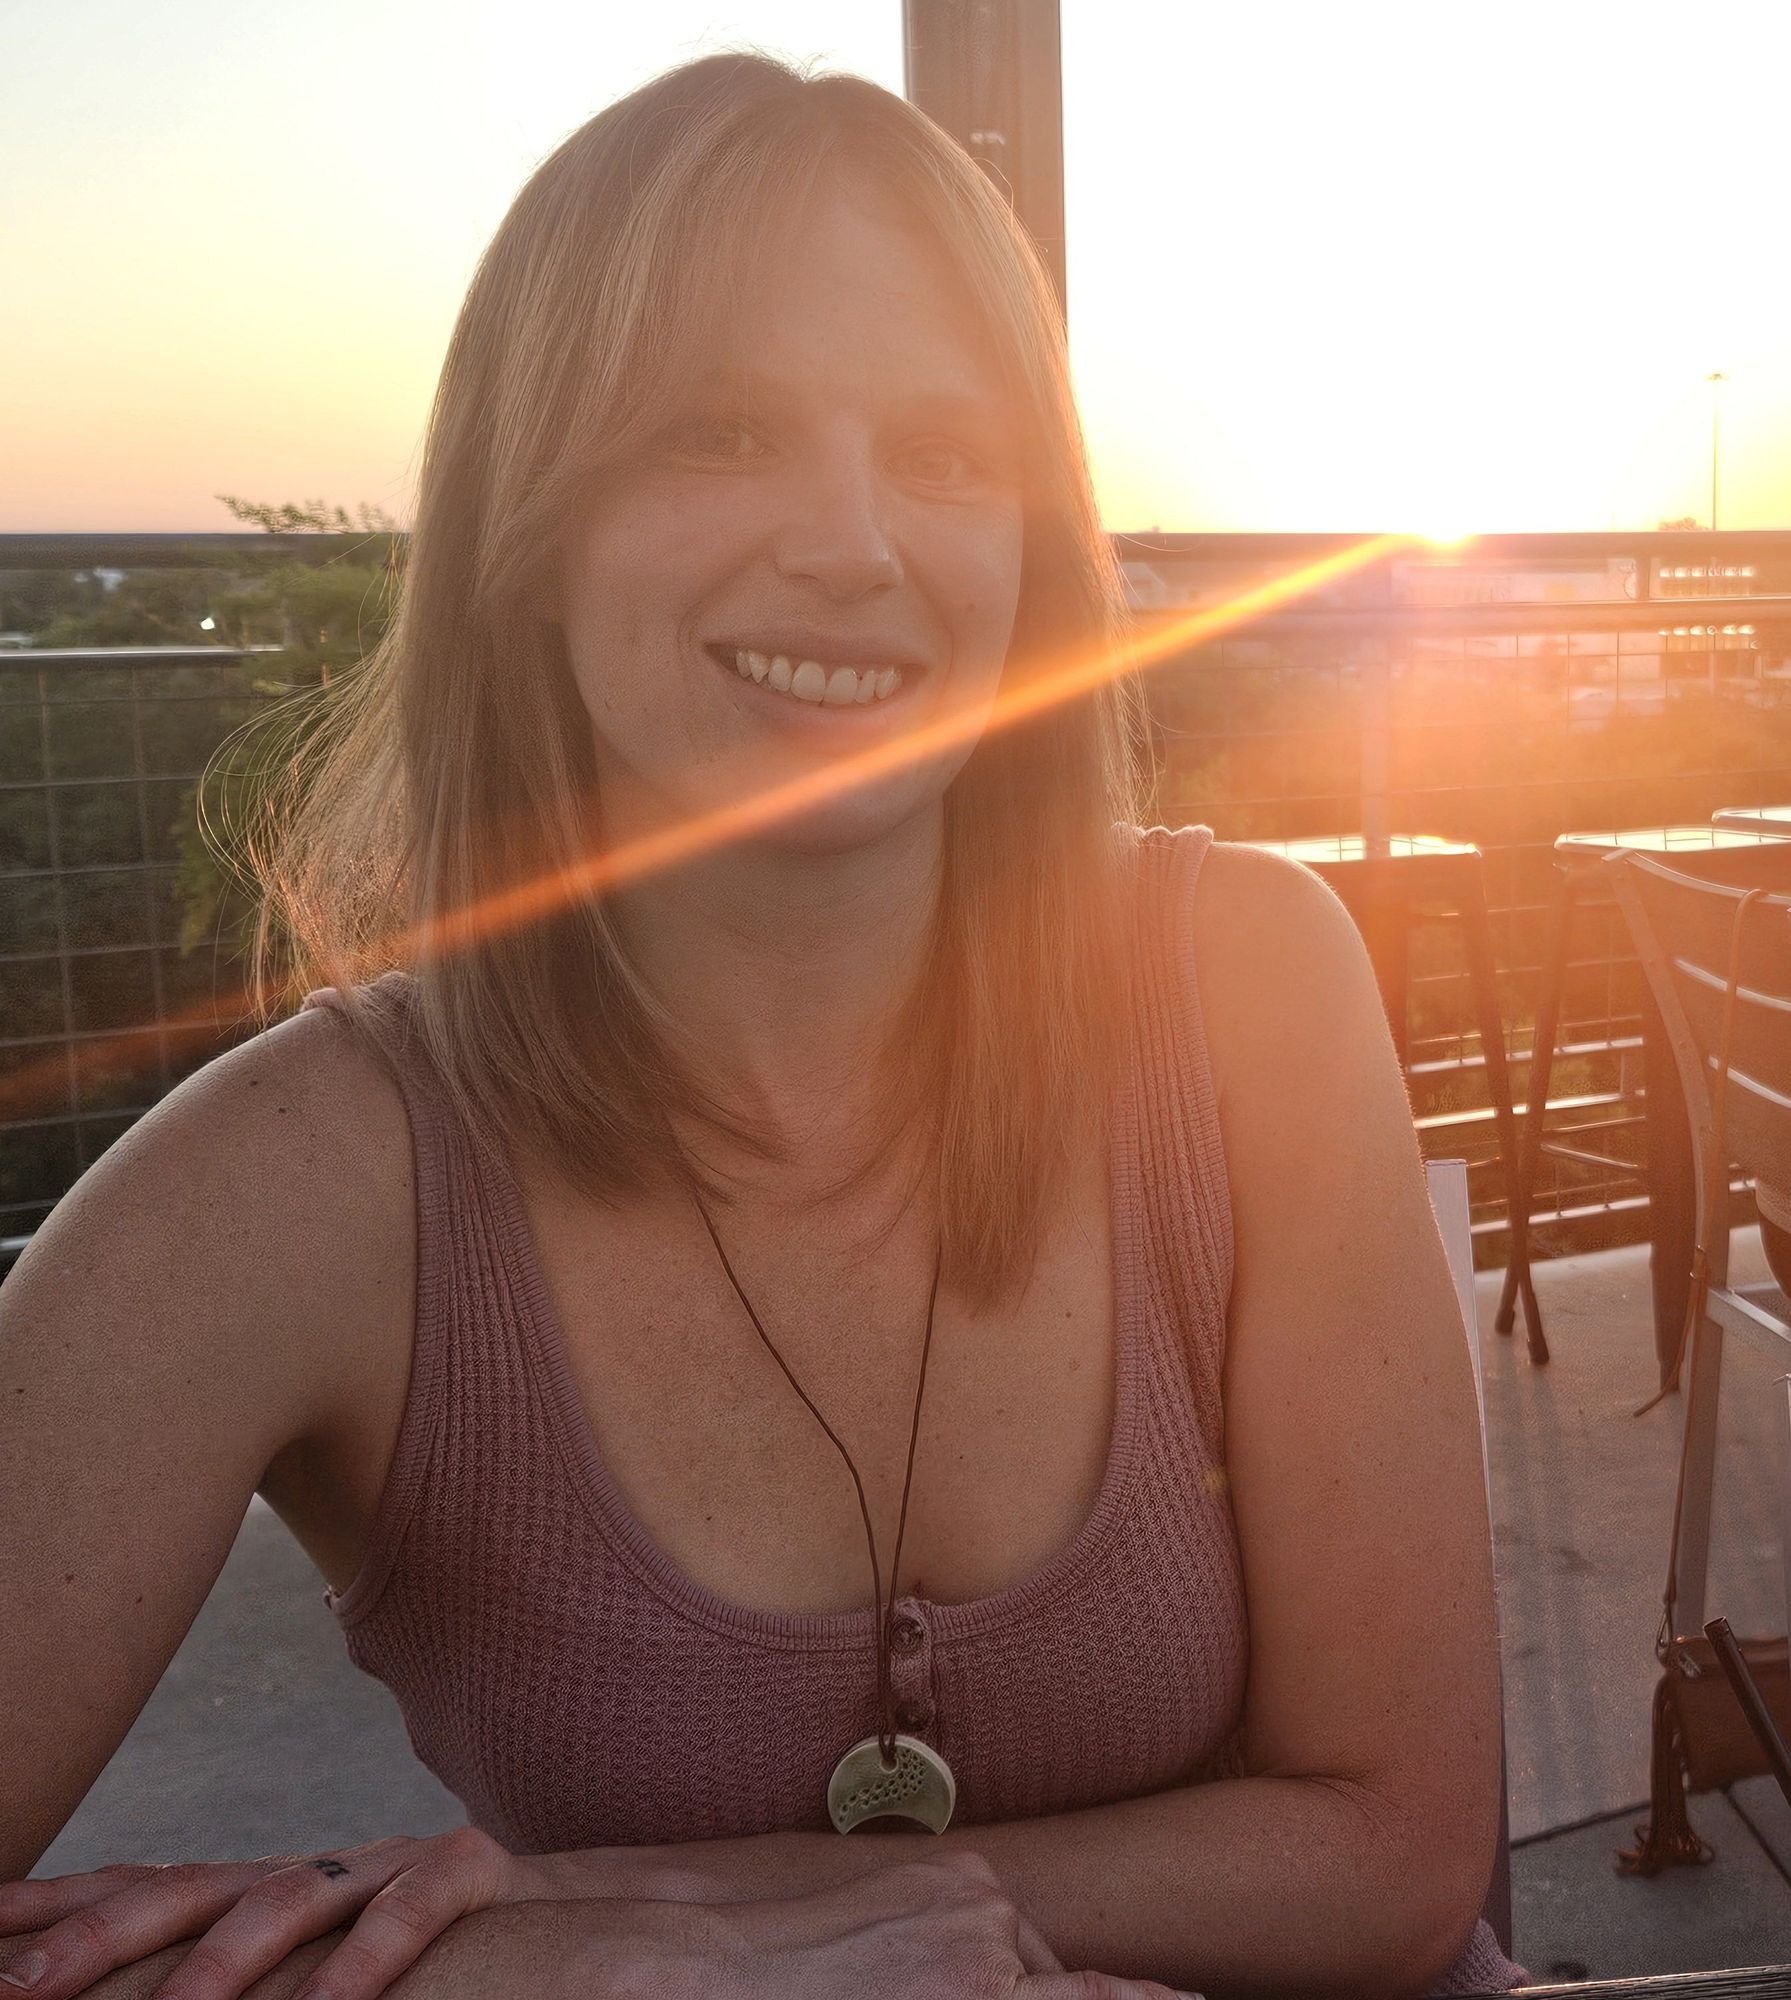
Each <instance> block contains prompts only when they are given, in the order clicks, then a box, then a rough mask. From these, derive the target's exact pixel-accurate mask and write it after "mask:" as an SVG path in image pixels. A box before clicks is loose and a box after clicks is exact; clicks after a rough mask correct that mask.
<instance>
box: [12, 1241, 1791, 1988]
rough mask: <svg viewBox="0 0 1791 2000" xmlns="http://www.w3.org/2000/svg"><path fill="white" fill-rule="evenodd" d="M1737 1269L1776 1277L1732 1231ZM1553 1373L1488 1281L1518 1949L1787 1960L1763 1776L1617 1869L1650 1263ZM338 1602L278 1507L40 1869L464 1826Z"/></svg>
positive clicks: (1660, 1968)
mask: <svg viewBox="0 0 1791 2000" xmlns="http://www.w3.org/2000/svg"><path fill="white" fill-rule="evenodd" d="M1735 1260H1736V1261H1735V1275H1736V1277H1737V1278H1738V1279H1741V1280H1744V1281H1751V1280H1754V1279H1757V1278H1764V1276H1765V1267H1764V1262H1763V1260H1762V1259H1761V1258H1760V1255H1759V1249H1758V1241H1757V1238H1755V1239H1752V1240H1750V1239H1749V1238H1747V1237H1745V1236H1738V1237H1737V1239H1736V1247H1735ZM1536 1282H1537V1290H1538V1293H1539V1294H1540V1297H1541V1301H1542V1305H1543V1311H1544V1315H1545V1323H1546V1326H1547V1332H1548V1338H1549V1344H1550V1347H1551V1349H1552V1350H1553V1360H1552V1362H1551V1363H1550V1365H1549V1366H1548V1367H1547V1368H1544V1369H1535V1368H1532V1367H1531V1365H1530V1363H1529V1361H1528V1359H1527V1358H1526V1354H1525V1350H1524V1346H1523V1342H1522V1339H1521V1337H1520V1338H1519V1339H1517V1340H1505V1339H1500V1338H1499V1337H1498V1336H1496V1335H1495V1334H1493V1333H1492V1332H1491V1331H1490V1326H1491V1315H1492V1307H1493V1303H1494V1300H1495V1299H1496V1296H1497V1289H1498V1279H1497V1275H1496V1274H1489V1275H1487V1276H1483V1277H1482V1278H1481V1279H1480V1280H1479V1285H1478V1290H1479V1301H1480V1312H1481V1323H1482V1336H1481V1350H1482V1355H1483V1360H1484V1366H1485V1387H1486V1414H1487V1431H1488V1437H1489V1442H1490V1448H1491V1458H1492V1471H1493V1484H1494V1498H1493V1513H1494V1532H1495V1538H1496V1555H1497V1571H1498V1587H1499V1606H1500V1629H1501V1646H1502V1651H1503V1658H1504V1674H1505V1710H1506V1753H1507V1763H1508V1771H1509V1783H1510V1808H1511V1833H1512V1891H1513V1898H1512V1899H1513V1929H1514V1933H1515V1935H1514V1951H1515V1955H1516V1957H1517V1958H1518V1959H1519V1960H1520V1962H1521V1963H1523V1964H1524V1965H1526V1966H1527V1967H1528V1968H1529V1970H1530V1972H1531V1974H1532V1976H1533V1977H1534V1978H1535V1979H1537V1980H1539V1981H1543V1980H1551V1979H1555V1980H1560V1979H1574V1978H1582V1977H1586V1976H1592V1977H1605V1978H1610V1977H1619V1976H1624V1975H1631V1974H1639V1973H1650V1972H1668V1971H1692V1970H1702V1969H1705V1968H1710V1967H1717V1966H1737V1965H1759V1964H1762V1963H1770V1962H1777V1961H1782V1960H1784V1959H1787V1958H1791V1806H1787V1805H1786V1803H1785V1801H1784V1800H1783V1798H1782V1797H1781V1796H1780V1795H1779V1793H1778V1790H1777V1788H1776V1787H1775V1786H1774V1784H1773V1783H1772V1781H1771V1780H1770V1779H1768V1778H1759V1779H1753V1780H1750V1781H1748V1782H1747V1783H1744V1784H1741V1785H1737V1786H1735V1787H1734V1788H1733V1789H1732V1790H1731V1791H1729V1792H1727V1793H1706V1794H1700V1795H1698V1796H1695V1797H1694V1798H1693V1799H1692V1800H1691V1802H1690V1812H1691V1818H1692V1822H1693V1824H1694V1826H1695V1827H1696V1828H1697V1829H1698V1831H1699V1832H1701V1833H1702V1834H1703V1835H1704V1836H1705V1837H1706V1838H1707V1839H1708V1840H1709V1841H1710V1842H1711V1843H1712V1844H1713V1845H1714V1846H1715V1848H1716V1850H1717V1852H1716V1859H1715V1860H1714V1861H1713V1862H1712V1863H1711V1864H1710V1865H1709V1866H1708V1867H1705V1868H1698V1869H1676V1870H1672V1871H1669V1872H1668V1873H1667V1874H1664V1875H1661V1876H1658V1877H1656V1878H1654V1879H1653V1880H1651V1881H1639V1880H1635V1879H1631V1878H1627V1877H1621V1876H1618V1875H1617V1874H1616V1873H1615V1872H1614V1871H1613V1868H1612V1857H1613V1855H1614V1853H1615V1850H1616V1849H1617V1847H1618V1846H1619V1845H1620V1844H1625V1843H1627V1842H1628V1841H1629V1839H1630V1836H1631V1829H1632V1827H1633V1824H1634V1822H1635V1821H1636V1820H1637V1819H1639V1818H1642V1817H1645V1815H1646V1809H1647V1808H1646V1800H1647V1791H1648V1776H1647V1774H1648V1712H1649V1701H1650V1697H1651V1694H1652V1691H1653V1686H1654V1680H1655V1676H1656V1672H1657V1669H1656V1666H1655V1662H1654V1656H1653V1638H1654V1632H1655V1627H1656V1624H1657V1622H1658V1619H1659V1611H1660V1590H1661V1580H1662V1573H1663V1571H1664V1567H1665V1562H1666V1548H1667V1528H1668V1519H1669V1514H1670V1510H1671V1505H1672V1497H1673V1481H1674V1467H1675V1464H1676V1462H1677V1454H1678V1445H1679V1426H1680V1422H1681V1412H1682V1402H1681V1399H1680V1398H1678V1397H1672V1398H1669V1399H1668V1401H1667V1402H1666V1403H1663V1404H1662V1405H1661V1406H1660V1407H1659V1408H1657V1409H1655V1410H1653V1411H1651V1412H1650V1413H1649V1414H1648V1415H1647V1416H1646V1417H1643V1418H1640V1419H1636V1418H1633V1417H1632V1416H1631V1415H1630V1412H1631V1410H1632V1409H1634V1407H1635V1406H1636V1405H1637V1404H1639V1403H1641V1402H1643V1401H1644V1400H1645V1399H1646V1398H1647V1397H1648V1396H1649V1395H1650V1394H1652V1392H1653V1388H1654V1358H1653V1344H1652V1337H1651V1332H1650V1327H1649V1309H1648V1272H1647V1261H1646V1255H1645V1253H1644V1252H1643V1251H1641V1250H1616V1251H1607V1252H1604V1253H1601V1254H1599V1255H1597V1256H1589V1257H1574V1258H1563V1259H1560V1260H1557V1261H1555V1262H1553V1263H1550V1264H1548V1265H1543V1266H1539V1267H1538V1268H1537V1273H1536ZM1724 1361H1725V1366H1724V1382H1723V1396H1722V1403H1723V1417H1722V1425H1721V1429H1722V1437H1723V1447H1724V1463H1725V1464H1726V1465H1727V1466H1729V1467H1731V1468H1733V1467H1746V1468H1747V1477H1746V1479H1738V1478H1734V1477H1730V1478H1729V1479H1728V1480H1727V1482H1726V1483H1725V1482H1724V1481H1722V1480H1720V1479H1719V1484H1718V1489H1717V1493H1716V1498H1715V1515H1714V1523H1713V1527H1712V1541H1713V1555H1712V1567H1711V1583H1710V1593H1709V1604H1710V1608H1711V1610H1712V1612H1715V1611H1722V1612H1723V1613H1725V1615H1727V1616H1728V1618H1729V1619H1730V1621H1731V1623H1732V1624H1733V1625H1734V1627H1735V1630H1736V1631H1737V1632H1738V1633H1748V1634H1753V1633H1771V1632H1778V1631H1783V1629H1784V1619H1785V1606H1784V1602H1783V1598H1782V1592H1781V1587H1780V1582H1779V1577H1780V1570H1779V1562H1778V1540H1777V1533H1778V1531H1777V1527H1776V1523H1775V1503H1776V1488H1777V1482H1778V1481H1780V1480H1781V1479H1783V1478H1784V1476H1785V1468H1784V1463H1783V1458H1782V1456H1781V1445H1780V1440H1779V1438H1778V1435H1777V1434H1776V1432H1775V1431H1774V1429H1773V1428H1772V1424H1771V1412H1770V1409H1769V1405H1768V1398H1767V1391H1768V1388H1769V1386H1770V1385H1771V1383H1772V1382H1773V1381H1774V1379H1775V1377H1776V1376H1777V1375H1778V1374H1781V1373H1783V1372H1784V1370H1783V1368H1782V1367H1777V1366H1775V1365H1774V1364H1771V1363H1768V1362H1767V1361H1766V1360H1765V1359H1764V1358H1762V1357H1757V1356H1755V1355H1752V1354H1749V1353H1747V1352H1746V1351H1744V1350H1741V1349H1740V1348H1739V1347H1738V1346H1737V1344H1736V1343H1734V1342H1730V1343H1729V1344H1728V1346H1727V1348H1726V1350H1725V1357H1724ZM321 1593H322V1585H321V1582H320V1580H319V1579H318V1577H317V1576H316V1574H315V1572H314V1571H313V1570H312V1568H311V1566H310V1563H309V1562H308V1561H307V1560H306V1558H305V1557H304V1556H303V1555H302V1554H301V1552H300V1551H299V1550H298V1548H297V1547H296V1545H295V1544H294V1543H293V1542H292V1540H291V1539H290V1537H289V1536H288V1535H287V1534H286V1531H285V1529H284V1528H283V1527H282V1526H281V1525H280V1523H279V1521H278V1520H277V1519H276V1518H275V1517H274V1515H273V1514H271V1513H270V1512H269V1511H268V1510H267V1508H265V1507H264V1506H262V1505H261V1503H260V1502H259V1501H257V1502H256V1503H255V1505H254V1506H253V1507H252V1508H251V1510H250V1513H249V1515H248V1517H247V1519H246V1520H245V1521H244V1523H243V1527H242V1531H241V1533H240V1534H239V1536H238V1538H237V1542H236V1545H235V1548H234V1550H233V1551H232V1554H231V1556H230V1559H229V1562H228V1563H227V1565H226V1567H225V1569H224V1572H223V1574H222V1576H221V1577H220V1578H219V1581H218V1584H217V1587H216V1588H215V1589H214V1590H213V1592H212V1594H211V1597H210V1598H209V1599H208V1601H207V1603H206V1604H205V1607H204V1609H203V1610H202V1611H201V1613H200V1615H199V1617H198V1619H197V1621H196V1622H195V1624H194V1626H193V1629H192V1631H191V1633H190V1634H189V1635H188V1637H187V1640H186V1643H185V1644H184V1645H183V1646H182V1648H181V1650H180V1652H179V1653H178V1654H177V1656H176V1657H175V1659H174V1660H173V1662H172V1663H171V1664H170V1666H169V1669H168V1671H167V1673H166V1674H165V1675H164V1677H163V1679H162V1683H161V1685H160V1686H159V1687H158V1688H157V1690H156V1692H155V1694H154V1695H153V1696H152V1697H151V1699H150V1701H149V1703H148V1705H147V1707H146V1708H145V1709H144V1711H143V1713H142V1715H141V1716H140V1717H139V1718H138V1721H137V1724H136V1726H135V1728H134V1729H133V1730H132V1731H131V1733H130V1735H129V1736H128V1737H127V1738H126V1740H125V1742H124V1743H123V1744H122V1745H121V1746H120V1748H119V1750H118V1753H117V1755H116V1756H115V1757H114V1758H113V1759H112V1761H111V1763H110V1764H109V1765H108V1767H107V1769H106V1770H105V1772H104V1773H103V1774H102V1775H101V1777H100V1779H99V1780H98V1782H97V1783H96V1784H95V1786H94V1788H93V1790H92V1792H91V1793H90V1794H89V1795H88V1797H87V1799H86V1800H85V1801H84V1803H83V1804H82V1806H81V1807H80V1809H79V1811H78V1812H77V1813H76V1814H75V1817H74V1818H73V1820H71V1821H70V1823H69V1825H68V1827H67V1828H66V1829H65V1830H64V1831H63V1833H62V1835H61V1837H60V1838H59V1839H58V1840H57V1841H56V1842H55V1844H54V1845H53V1846H52V1847H51V1848H50V1850H49V1852H48V1853H47V1854H46V1855H45V1856H44V1859H43V1861H42V1863H41V1864H40V1866H39V1867H38V1869H37V1870H36V1871H35V1872H36V1873H37V1874H40V1875H56V1874H67V1873H70V1872H73V1871H75V1870H79V1869H87V1868H96V1867H100V1866H102V1865H103V1864H105V1863H106V1862H110V1861H131V1860H152V1861H164V1860H172V1859H192V1860H197V1859H207V1858H214V1857H225V1856H243V1855H254V1854H266V1853H279V1852H283V1851H284V1852H306V1851H315V1850H317V1849H321V1848H328V1847H335V1846H345V1845H351V1844H353V1843H356V1842H359V1841H365V1840H371V1839H375V1838H377V1837H379V1836H380V1835H382V1834H388V1833H395V1832H408V1833H413V1834H423V1833H430V1832H435V1831H439V1830H442V1829H444V1828H447V1827H449V1826H454V1825H457V1824H459V1823H460V1821H461V1820H462V1819H463V1817H464V1814H463V1813H462V1811H461V1809H460V1807H459V1805H458V1804H457V1802H456V1801H455V1800H454V1799H453V1797H452V1796H451V1795H450V1794H449V1793H448V1792H447V1791H445V1790H444V1789H443V1787H442V1786H441V1785H439V1784H438V1783H437V1782H436V1781H435V1779H434V1778H433V1777H431V1776H430V1775H429V1773H428V1772H426V1771H425V1770H424V1769H423V1768H422V1767H421V1766H420V1765H419V1764H418V1763H417V1762H416V1760H415V1758H414V1757H413V1756H412V1754H411V1751H410V1747H409V1744H408V1742H407V1740H406V1737H405V1732H404V1725H403V1722H402V1720H401V1718H400V1716H399V1714H398V1710H397V1706H396V1704H395V1703H394V1702H393V1700H392V1699H391V1697H390V1696H389V1695H388V1694H387V1693H386V1691H385V1689H384V1688H383V1687H380V1686H379V1685H378V1684H377V1683H375V1682H373V1681H371V1680H369V1679H367V1678H366V1677H365V1676H363V1675H361V1674H359V1673H357V1672H356V1671H355V1670H354V1669H353V1668H352V1667H351V1666H350V1665H349V1664H348V1662H347V1659H346V1657H345V1655H344V1653H343V1651H342V1647H341V1642H340V1640H339V1638H338V1636H337V1634H336V1632H335V1629H334V1627H333V1624H332V1622H331V1620H330V1619H329V1617H328V1614H327V1613H326V1612H325V1610H324V1608H323V1604H322V1601H321Z"/></svg>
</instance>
